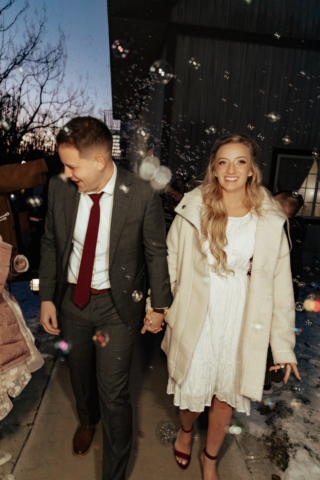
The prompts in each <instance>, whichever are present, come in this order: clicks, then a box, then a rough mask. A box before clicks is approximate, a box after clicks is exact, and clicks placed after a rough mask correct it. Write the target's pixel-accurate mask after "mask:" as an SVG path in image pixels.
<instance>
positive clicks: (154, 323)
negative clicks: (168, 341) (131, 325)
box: [141, 310, 164, 334]
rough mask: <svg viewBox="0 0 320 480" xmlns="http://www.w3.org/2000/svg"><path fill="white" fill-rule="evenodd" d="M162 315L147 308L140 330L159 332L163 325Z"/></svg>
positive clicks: (142, 331) (143, 331)
mask: <svg viewBox="0 0 320 480" xmlns="http://www.w3.org/2000/svg"><path fill="white" fill-rule="evenodd" d="M163 318H164V317H163V315H162V314H161V313H157V312H154V311H153V310H147V311H146V316H145V317H144V320H143V322H144V327H143V328H142V330H141V333H142V334H143V333H146V331H147V330H148V332H151V333H158V332H161V330H162V328H161V327H163V326H164V321H163Z"/></svg>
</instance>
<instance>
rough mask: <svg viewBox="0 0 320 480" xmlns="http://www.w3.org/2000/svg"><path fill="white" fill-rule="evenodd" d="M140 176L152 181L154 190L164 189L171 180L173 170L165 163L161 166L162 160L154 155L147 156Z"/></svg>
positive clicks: (140, 170)
mask: <svg viewBox="0 0 320 480" xmlns="http://www.w3.org/2000/svg"><path fill="white" fill-rule="evenodd" d="M139 174H140V177H141V178H143V180H147V181H150V185H151V186H152V188H153V189H154V190H163V189H164V188H165V187H166V186H167V185H168V183H169V182H170V180H171V176H172V174H171V170H170V169H169V168H168V167H165V166H163V165H161V166H160V160H159V158H158V157H156V156H154V155H150V156H148V157H145V158H144V159H143V161H142V163H141V166H140V169H139Z"/></svg>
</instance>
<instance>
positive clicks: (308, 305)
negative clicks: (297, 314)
mask: <svg viewBox="0 0 320 480" xmlns="http://www.w3.org/2000/svg"><path fill="white" fill-rule="evenodd" d="M302 306H303V310H304V309H306V311H307V312H317V313H318V312H320V298H317V299H316V300H314V299H313V298H306V300H305V301H304V302H303V304H302Z"/></svg>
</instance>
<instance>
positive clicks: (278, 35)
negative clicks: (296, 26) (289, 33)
mask: <svg viewBox="0 0 320 480" xmlns="http://www.w3.org/2000/svg"><path fill="white" fill-rule="evenodd" d="M274 36H275V37H276V39H277V40H279V38H281V35H280V33H277V32H276V33H275V34H274Z"/></svg>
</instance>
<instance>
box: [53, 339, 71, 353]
mask: <svg viewBox="0 0 320 480" xmlns="http://www.w3.org/2000/svg"><path fill="white" fill-rule="evenodd" d="M54 346H55V348H56V349H59V350H61V352H62V353H64V354H65V355H66V354H67V353H69V352H70V350H71V345H70V343H68V342H66V341H65V340H60V341H58V342H56V343H55V344H54Z"/></svg>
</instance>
